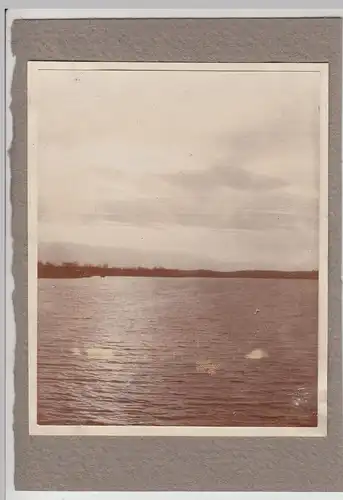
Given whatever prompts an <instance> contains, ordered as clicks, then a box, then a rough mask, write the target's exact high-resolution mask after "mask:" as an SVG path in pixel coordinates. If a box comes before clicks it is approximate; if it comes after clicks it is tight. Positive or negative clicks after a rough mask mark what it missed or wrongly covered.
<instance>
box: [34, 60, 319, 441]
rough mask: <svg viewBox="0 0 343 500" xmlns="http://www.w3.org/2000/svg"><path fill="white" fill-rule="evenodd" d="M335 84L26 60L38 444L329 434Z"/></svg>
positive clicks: (263, 68)
mask: <svg viewBox="0 0 343 500" xmlns="http://www.w3.org/2000/svg"><path fill="white" fill-rule="evenodd" d="M327 78H328V77H327V68H326V65H321V64H219V63H217V64H215V63H214V64H188V63H179V64H173V63H163V64H162V63H149V64H145V63H144V64H143V63H71V62H70V63H66V62H60V63H55V62H30V63H29V64H28V183H29V189H28V191H29V200H28V203H29V226H28V227H29V233H28V234H29V261H28V262H29V266H28V273H29V344H28V348H29V382H30V383H29V388H30V397H29V405H30V430H31V433H33V434H39V433H43V434H52V435H53V434H68V433H70V434H84V433H86V434H87V433H88V434H97V433H102V434H108V435H132V434H137V435H142V436H144V435H153V434H156V435H183V436H187V435H189V436H192V435H198V436H199V435H203V436H207V435H208V436H211V435H227V436H230V435H232V436H239V435H251V436H254V435H256V436H258V435H271V436H272V435H294V436H301V435H304V436H305V435H325V433H326V385H327V359H326V358H327V255H328V250H327V247H328V242H327V198H328V194H327V168H328V166H327V161H328V160H327V156H328V146H327V134H328V123H327V106H328V102H327V85H328V83H327Z"/></svg>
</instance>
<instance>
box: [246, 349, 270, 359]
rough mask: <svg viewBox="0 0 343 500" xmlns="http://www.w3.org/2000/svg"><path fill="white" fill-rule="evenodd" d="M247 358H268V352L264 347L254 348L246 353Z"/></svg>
mask: <svg viewBox="0 0 343 500" xmlns="http://www.w3.org/2000/svg"><path fill="white" fill-rule="evenodd" d="M245 358H246V359H262V358H268V353H267V352H266V351H264V350H263V349H253V350H252V351H251V352H249V353H248V354H246V355H245Z"/></svg>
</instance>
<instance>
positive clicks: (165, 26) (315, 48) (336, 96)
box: [11, 18, 343, 491]
mask: <svg viewBox="0 0 343 500" xmlns="http://www.w3.org/2000/svg"><path fill="white" fill-rule="evenodd" d="M341 28H342V23H341V20H340V19H329V18H328V19H268V20H266V19H254V20H250V19H244V20H243V19H216V20H215V19H211V20H210V19H197V20H196V19H192V20H184V19H183V20H181V19H179V20H177V19H163V20H162V19H155V20H151V19H150V20H149V19H148V20H111V19H108V20H87V19H84V20H39V21H35V20H18V21H15V22H14V24H13V27H12V50H13V52H14V55H15V57H16V67H15V72H14V78H13V86H12V104H11V110H12V113H13V119H14V130H13V136H14V140H13V144H12V147H11V168H12V186H11V192H12V204H13V221H12V232H13V238H14V264H13V272H14V278H15V293H14V307H15V317H16V328H17V332H16V334H17V345H16V366H15V389H16V399H15V408H14V413H15V415H14V419H15V423H14V425H15V486H16V489H18V490H41V489H44V490H79V491H82V490H95V491H106V490H131V491H133V490H138V491H139V490H179V491H180V490H198V491H199V490H208V491H216V490H218V491H219V490H224V491H234V490H236V491H237V490H240V491H246V490H260V491H261V490H267V491H268V490H269V491H341V490H342V489H343V423H342V411H341V403H342V401H341V400H342V381H341V373H342V372H341V303H340V301H341V286H340V274H341V170H340V161H341V153H340V149H341V47H342V44H341ZM28 60H77V61H87V60H95V61H172V62H181V61H189V62H329V64H330V103H329V105H330V138H329V139H330V157H329V160H330V161H329V212H330V215H329V245H330V249H329V295H330V298H329V401H328V403H329V408H328V418H329V427H328V437H327V438H314V439H312V438H231V437H230V438H217V439H212V438H182V437H180V438H175V437H170V438H148V437H147V438H135V437H133V438H127V437H122V438H118V437H113V438H107V437H95V436H94V437H78V438H75V437H74V438H72V437H43V436H36V437H34V436H29V435H28V404H27V401H28V394H27V207H26V196H27V193H26V189H27V171H26V156H27V155H26V118H27V110H26V62H27V61H28Z"/></svg>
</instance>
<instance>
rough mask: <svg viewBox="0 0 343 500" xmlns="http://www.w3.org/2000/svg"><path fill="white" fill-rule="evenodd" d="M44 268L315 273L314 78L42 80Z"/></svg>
mask: <svg viewBox="0 0 343 500" xmlns="http://www.w3.org/2000/svg"><path fill="white" fill-rule="evenodd" d="M38 108H39V109H38V123H39V133H38V154H39V173H38V178H39V255H40V258H42V259H43V260H51V261H61V260H69V259H73V260H79V261H81V262H93V263H104V262H107V263H109V264H110V265H117V266H133V265H144V266H154V265H158V266H166V267H180V268H183V267H184V268H198V267H208V268H212V269H221V270H230V269H238V268H244V269H251V268H255V269H256V268H258V269H314V268H317V267H318V220H317V219H318V199H319V155H318V149H319V75H318V74H316V73H246V72H244V73H228V72H225V73H224V72H223V73H222V72H169V71H168V72H144V71H139V72H132V71H130V72H118V71H112V72H111V71H106V72H105V71H101V72H95V71H87V72H83V73H82V72H75V71H58V72H57V71H42V72H41V80H40V98H39V106H38Z"/></svg>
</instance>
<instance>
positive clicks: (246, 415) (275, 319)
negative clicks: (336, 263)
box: [38, 277, 318, 426]
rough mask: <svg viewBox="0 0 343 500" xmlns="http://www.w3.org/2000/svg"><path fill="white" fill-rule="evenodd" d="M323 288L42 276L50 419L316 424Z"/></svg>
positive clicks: (46, 420) (41, 410) (44, 405)
mask: <svg viewBox="0 0 343 500" xmlns="http://www.w3.org/2000/svg"><path fill="white" fill-rule="evenodd" d="M317 293H318V282H317V281H316V280H291V279H275V280H274V279H256V278H255V279H234V278H227V279H226V278H221V279H212V278H211V279H209V278H204V279H203V278H190V279H188V278H179V279H178V278H176V279H173V278H169V279H168V278H123V277H119V278H105V279H101V278H89V279H79V280H77V279H75V280H67V279H61V280H49V279H42V280H39V297H38V299H39V314H38V346H39V347H38V423H39V424H41V425H42V424H50V425H63V424H70V425H106V424H110V425H189V426H199V425H200V426H316V425H317V420H316V411H317V403H316V398H317V331H318V327H317V321H318V319H317V316H318V315H317V302H318V298H317ZM254 350H255V351H254ZM257 350H259V351H257ZM254 358H255V359H254Z"/></svg>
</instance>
